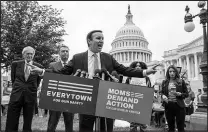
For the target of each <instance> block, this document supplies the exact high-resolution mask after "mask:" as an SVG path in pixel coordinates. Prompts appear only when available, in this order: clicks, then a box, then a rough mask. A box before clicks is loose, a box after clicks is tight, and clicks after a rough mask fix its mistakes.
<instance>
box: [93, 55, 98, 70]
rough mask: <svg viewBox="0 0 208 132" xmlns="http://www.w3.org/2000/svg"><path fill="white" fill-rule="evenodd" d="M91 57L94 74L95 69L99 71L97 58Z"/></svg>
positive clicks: (95, 56)
mask: <svg viewBox="0 0 208 132" xmlns="http://www.w3.org/2000/svg"><path fill="white" fill-rule="evenodd" d="M93 57H94V64H93V70H94V72H95V70H96V69H99V67H98V56H97V54H93Z"/></svg>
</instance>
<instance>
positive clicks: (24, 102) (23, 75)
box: [5, 46, 42, 132]
mask: <svg viewBox="0 0 208 132" xmlns="http://www.w3.org/2000/svg"><path fill="white" fill-rule="evenodd" d="M22 55H23V58H24V60H20V61H14V62H13V63H12V65H11V81H12V86H13V88H12V92H11V96H10V102H9V107H8V113H7V120H6V129H5V131H6V132H17V131H18V125H19V117H20V112H21V109H22V108H23V118H24V123H23V132H31V131H32V130H31V124H32V118H33V112H34V106H35V102H36V100H37V88H38V85H39V83H40V80H41V76H40V75H38V74H33V73H32V72H31V68H30V66H28V63H29V64H32V65H35V66H38V67H42V66H41V65H40V64H38V63H36V62H34V61H33V57H34V55H35V50H34V49H33V48H32V47H30V46H27V47H25V48H24V49H23V51H22Z"/></svg>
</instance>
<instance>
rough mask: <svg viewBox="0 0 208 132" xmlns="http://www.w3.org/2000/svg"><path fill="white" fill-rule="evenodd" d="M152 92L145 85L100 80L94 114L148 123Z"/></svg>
mask: <svg viewBox="0 0 208 132" xmlns="http://www.w3.org/2000/svg"><path fill="white" fill-rule="evenodd" d="M153 94H154V91H153V89H152V88H147V87H145V86H137V85H128V84H121V83H113V82H106V81H100V84H99V90H98V99H97V105H96V116H102V117H108V118H113V119H120V120H125V121H130V122H138V123H142V124H150V119H151V112H152V103H153Z"/></svg>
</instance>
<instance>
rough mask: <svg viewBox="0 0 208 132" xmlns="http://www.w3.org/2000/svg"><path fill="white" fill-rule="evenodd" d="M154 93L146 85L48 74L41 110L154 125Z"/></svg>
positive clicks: (44, 79)
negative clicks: (152, 116) (152, 123)
mask: <svg viewBox="0 0 208 132" xmlns="http://www.w3.org/2000/svg"><path fill="white" fill-rule="evenodd" d="M153 93H154V89H152V88H147V87H145V86H137V85H129V84H122V83H115V82H109V81H102V80H93V79H86V78H80V77H76V76H69V75H62V74H55V73H47V72H46V73H45V75H44V78H43V88H42V92H41V95H40V107H41V108H43V109H49V110H55V111H62V112H71V113H79V114H87V115H95V116H101V117H107V118H113V119H121V120H126V121H130V122H137V123H142V124H150V118H151V112H152V103H153Z"/></svg>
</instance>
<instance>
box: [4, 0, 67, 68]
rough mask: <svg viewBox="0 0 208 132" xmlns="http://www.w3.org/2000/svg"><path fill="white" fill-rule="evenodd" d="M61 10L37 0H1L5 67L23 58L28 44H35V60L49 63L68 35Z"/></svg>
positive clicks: (33, 45)
mask: <svg viewBox="0 0 208 132" xmlns="http://www.w3.org/2000/svg"><path fill="white" fill-rule="evenodd" d="M61 12H62V10H58V9H56V8H52V7H51V5H50V6H48V5H42V6H41V5H39V4H38V2H37V1H1V48H0V53H1V54H0V57H1V63H2V67H8V66H10V65H11V63H12V61H13V60H18V59H21V58H22V53H21V52H22V49H23V48H24V47H26V46H32V47H33V48H35V50H36V54H35V58H34V60H35V61H37V62H38V63H40V64H42V65H43V66H44V67H47V66H48V64H49V63H50V62H52V61H53V60H54V59H53V57H52V55H53V54H56V53H57V49H58V46H59V45H60V44H61V43H62V41H63V39H62V36H63V35H66V31H65V30H64V25H65V24H66V21H65V20H64V19H63V17H61Z"/></svg>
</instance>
